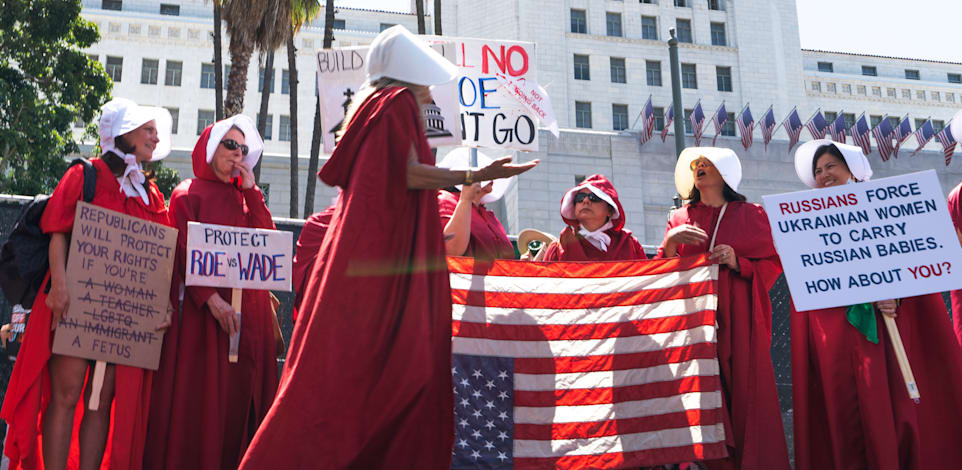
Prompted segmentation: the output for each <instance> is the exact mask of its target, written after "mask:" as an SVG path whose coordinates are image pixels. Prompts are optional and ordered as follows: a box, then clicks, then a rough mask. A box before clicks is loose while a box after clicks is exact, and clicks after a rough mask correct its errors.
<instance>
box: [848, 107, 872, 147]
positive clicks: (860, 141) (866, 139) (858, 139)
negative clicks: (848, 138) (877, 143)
mask: <svg viewBox="0 0 962 470" xmlns="http://www.w3.org/2000/svg"><path fill="white" fill-rule="evenodd" d="M849 132H851V133H852V141H854V142H855V145H858V146H859V147H862V154H864V155H868V154H870V153H872V138H871V137H870V136H869V134H871V132H872V131H871V130H870V129H869V127H868V121H866V120H865V113H862V116H861V117H859V118H858V120H857V121H855V124H853V125H852V128H851V129H850V130H849Z"/></svg>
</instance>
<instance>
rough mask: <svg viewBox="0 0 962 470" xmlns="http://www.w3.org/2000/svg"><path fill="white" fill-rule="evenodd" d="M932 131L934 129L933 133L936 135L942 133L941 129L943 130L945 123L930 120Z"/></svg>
mask: <svg viewBox="0 0 962 470" xmlns="http://www.w3.org/2000/svg"><path fill="white" fill-rule="evenodd" d="M932 129H935V133H936V134H938V133H939V132H942V129H945V121H940V120H938V119H933V120H932Z"/></svg>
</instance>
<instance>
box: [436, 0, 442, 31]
mask: <svg viewBox="0 0 962 470" xmlns="http://www.w3.org/2000/svg"><path fill="white" fill-rule="evenodd" d="M434 34H436V35H438V36H440V35H441V0H434Z"/></svg>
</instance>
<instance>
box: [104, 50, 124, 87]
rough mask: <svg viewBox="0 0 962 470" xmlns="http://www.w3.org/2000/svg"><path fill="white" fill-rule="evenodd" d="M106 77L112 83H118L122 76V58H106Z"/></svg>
mask: <svg viewBox="0 0 962 470" xmlns="http://www.w3.org/2000/svg"><path fill="white" fill-rule="evenodd" d="M106 69H107V75H109V76H110V79H111V80H113V81H114V82H119V81H120V78H121V77H122V76H123V74H124V58H123V57H111V56H107V67H106Z"/></svg>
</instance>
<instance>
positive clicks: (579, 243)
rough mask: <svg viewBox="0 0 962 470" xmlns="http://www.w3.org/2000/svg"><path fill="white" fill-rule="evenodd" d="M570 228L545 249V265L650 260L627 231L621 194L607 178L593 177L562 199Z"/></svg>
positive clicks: (563, 212)
mask: <svg viewBox="0 0 962 470" xmlns="http://www.w3.org/2000/svg"><path fill="white" fill-rule="evenodd" d="M561 219H562V220H564V222H565V224H567V225H568V226H567V227H565V229H564V230H562V231H561V235H559V236H558V241H555V242H552V243H551V244H550V245H548V248H546V249H545V254H544V258H543V259H542V261H629V260H636V259H648V256H646V255H645V250H644V249H643V248H642V247H641V243H638V239H637V238H635V236H634V235H632V234H631V231H630V230H628V229H625V210H624V209H623V208H622V207H621V200H619V199H618V192H617V191H615V187H614V186H613V185H612V184H611V181H608V178H605V177H604V176H603V175H591V176H589V177H588V178H586V179H585V180H584V181H582V182H581V184H579V185H577V186H575V187H573V188H571V189H569V190H568V192H566V193H565V195H564V197H563V198H561Z"/></svg>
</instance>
